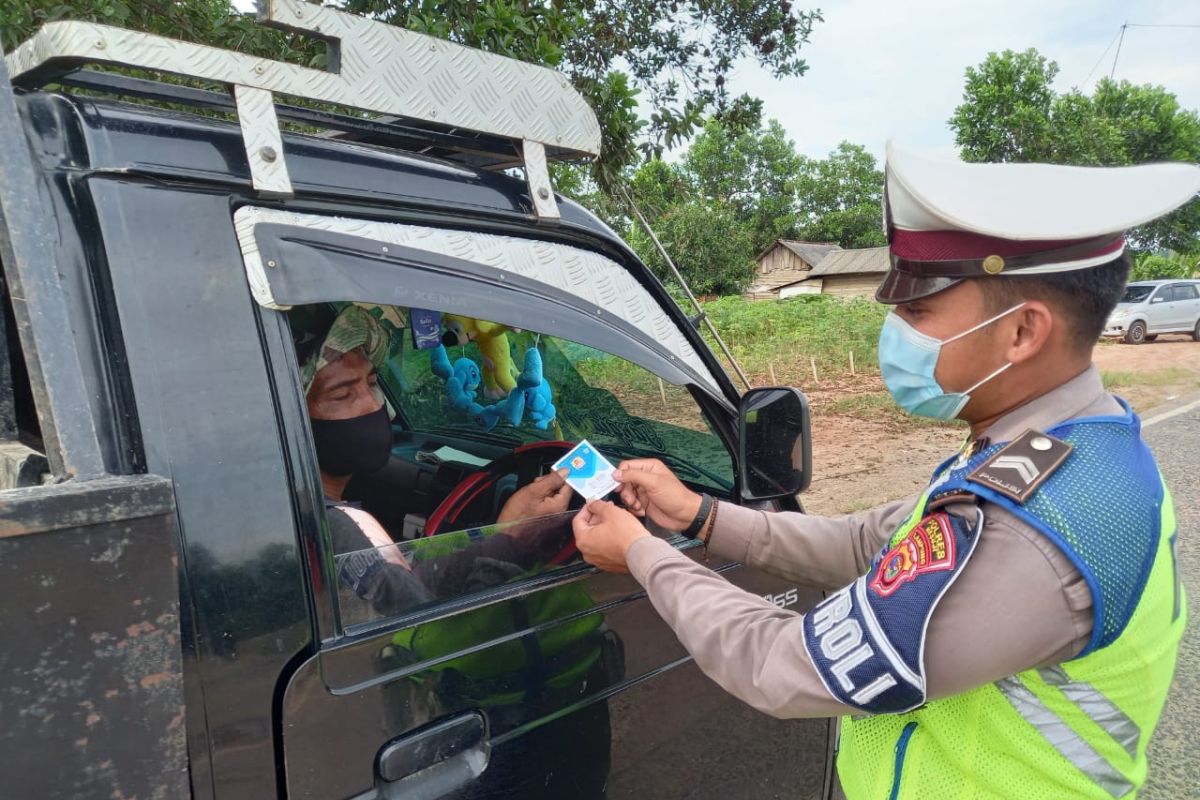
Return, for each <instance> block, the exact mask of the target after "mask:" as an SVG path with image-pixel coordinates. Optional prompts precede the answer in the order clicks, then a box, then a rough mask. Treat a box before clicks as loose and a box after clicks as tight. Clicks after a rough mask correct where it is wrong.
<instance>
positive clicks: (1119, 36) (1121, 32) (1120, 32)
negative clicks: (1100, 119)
mask: <svg viewBox="0 0 1200 800" xmlns="http://www.w3.org/2000/svg"><path fill="white" fill-rule="evenodd" d="M1127 28H1180V29H1193V28H1194V29H1200V24H1197V25H1193V24H1190V23H1169V24H1168V23H1163V24H1153V23H1143V22H1125V23H1123V24H1122V25H1121V26H1120V27H1119V28H1117V32H1116V33H1114V34H1113V38H1111V39H1109V40H1108V46H1107V47H1105V48H1104V52H1103V53H1101V54H1100V57H1099V58H1097V59H1096V63H1095V64H1093V65H1092V68H1091V70H1089V71H1088V74H1087V77H1086V78H1084V79H1083V83H1082V84H1080V86H1081V87H1083V86H1087V84H1088V81H1090V80H1091V79H1092V76H1093V75H1095V74H1096V69H1097V68H1099V66H1100V64H1101V63H1103V62H1104V57H1105V56H1107V55H1108V51H1109V50H1112V46H1113V44H1114V43H1116V45H1117V52H1116V55H1114V56H1113V63H1112V69H1110V70H1109V73H1108V77H1109V80H1112V78H1113V76H1114V75H1115V74H1116V72H1117V60H1118V59H1119V58H1120V57H1121V45H1123V44H1124V43H1125V30H1126V29H1127Z"/></svg>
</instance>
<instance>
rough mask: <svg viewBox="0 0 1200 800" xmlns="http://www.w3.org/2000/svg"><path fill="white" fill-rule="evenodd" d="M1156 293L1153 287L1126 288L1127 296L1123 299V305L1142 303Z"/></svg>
mask: <svg viewBox="0 0 1200 800" xmlns="http://www.w3.org/2000/svg"><path fill="white" fill-rule="evenodd" d="M1152 291H1154V287H1153V286H1126V287H1125V296H1124V297H1122V298H1121V302H1122V303H1140V302H1142V301H1143V300H1145V299H1146V298H1147V297H1149V296H1150V293H1151V292H1152Z"/></svg>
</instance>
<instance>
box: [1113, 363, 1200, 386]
mask: <svg viewBox="0 0 1200 800" xmlns="http://www.w3.org/2000/svg"><path fill="white" fill-rule="evenodd" d="M1100 378H1101V380H1103V381H1104V388H1105V389H1119V388H1122V387H1129V386H1174V385H1176V384H1200V376H1197V374H1196V373H1195V372H1192V371H1191V370H1187V369H1184V368H1182V367H1167V368H1166V369H1158V370H1154V371H1152V372H1122V371H1119V370H1103V371H1101V373H1100Z"/></svg>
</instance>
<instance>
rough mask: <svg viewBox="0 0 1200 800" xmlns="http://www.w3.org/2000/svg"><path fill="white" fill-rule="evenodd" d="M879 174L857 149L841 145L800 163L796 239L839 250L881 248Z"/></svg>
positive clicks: (863, 150)
mask: <svg viewBox="0 0 1200 800" xmlns="http://www.w3.org/2000/svg"><path fill="white" fill-rule="evenodd" d="M882 203H883V172H882V171H881V170H880V169H879V166H878V165H877V164H876V162H875V156H873V155H871V154H870V153H869V152H867V150H866V148H864V147H863V146H862V145H858V144H851V143H850V142H842V143H841V144H839V145H838V146H837V149H835V150H834V151H833V152H832V153H830V154H829V156H828V158H824V159H819V160H818V159H811V158H806V159H803V165H802V167H801V169H800V172H799V174H798V175H797V177H796V206H797V208H798V209H799V212H800V215H799V224H798V229H797V237H796V238H799V239H802V240H804V241H807V242H837V243H838V244H840V245H841V246H842V247H846V248H853V247H881V246H883V245H884V244H887V241H886V239H885V237H884V233H883V223H882V221H881V219H882V214H883V212H882V210H881V209H882V208H883V206H882Z"/></svg>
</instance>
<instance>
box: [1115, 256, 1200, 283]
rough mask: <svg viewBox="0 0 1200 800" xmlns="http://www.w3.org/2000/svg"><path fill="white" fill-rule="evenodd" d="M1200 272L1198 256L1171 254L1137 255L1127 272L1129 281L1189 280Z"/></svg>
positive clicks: (1199, 257)
mask: <svg viewBox="0 0 1200 800" xmlns="http://www.w3.org/2000/svg"><path fill="white" fill-rule="evenodd" d="M1198 272H1200V255H1187V254H1183V253H1171V254H1168V255H1161V254H1159V253H1138V254H1136V255H1135V256H1134V259H1133V269H1132V270H1130V272H1129V280H1131V281H1152V280H1158V279H1160V278H1190V277H1192V276H1193V275H1196V274H1197V273H1198Z"/></svg>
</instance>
